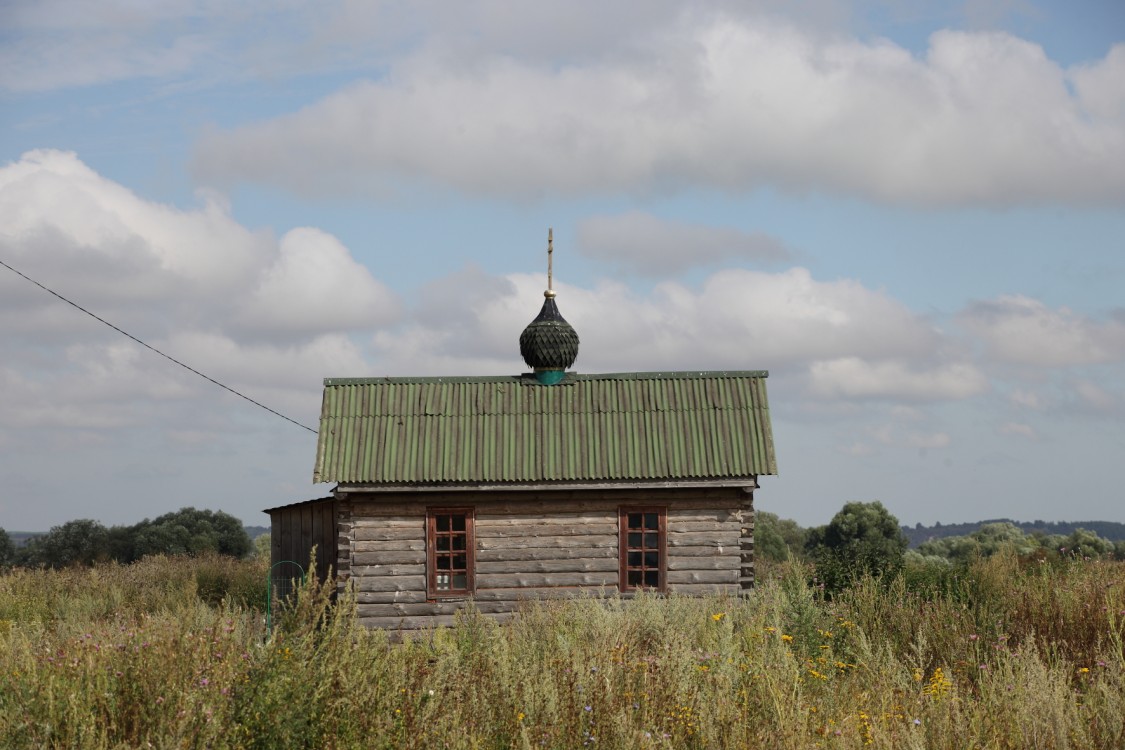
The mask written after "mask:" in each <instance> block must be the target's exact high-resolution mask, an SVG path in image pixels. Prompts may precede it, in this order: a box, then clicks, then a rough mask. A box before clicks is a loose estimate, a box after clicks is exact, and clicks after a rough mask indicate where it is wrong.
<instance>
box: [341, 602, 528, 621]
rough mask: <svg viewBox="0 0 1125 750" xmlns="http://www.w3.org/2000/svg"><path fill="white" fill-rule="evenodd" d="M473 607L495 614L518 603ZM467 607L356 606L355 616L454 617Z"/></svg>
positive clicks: (440, 604)
mask: <svg viewBox="0 0 1125 750" xmlns="http://www.w3.org/2000/svg"><path fill="white" fill-rule="evenodd" d="M473 605H474V606H475V607H476V609H477V611H478V612H480V613H482V614H496V613H497V612H515V611H516V609H517V608H518V603H517V602H514V601H495V602H482V601H474V602H473ZM467 606H469V600H468V599H462V600H460V601H448V602H442V601H436V602H422V603H405V602H396V603H385V604H357V605H356V614H357V615H358V616H359V617H360V618H361V619H362V618H364V617H413V616H415V615H454V614H457V613H458V612H460V611H461V610H463V609H465V608H466V607H467Z"/></svg>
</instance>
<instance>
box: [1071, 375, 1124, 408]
mask: <svg viewBox="0 0 1125 750" xmlns="http://www.w3.org/2000/svg"><path fill="white" fill-rule="evenodd" d="M1074 392H1075V394H1076V395H1077V396H1078V398H1079V399H1080V400H1081V402H1082V403H1083V404H1084V405H1085V406H1087V407H1089V408H1092V409H1094V410H1096V411H1106V412H1108V411H1112V410H1113V409H1115V408H1116V407H1117V406H1118V402H1117V399H1116V398H1114V397H1113V395H1112V394H1110V393H1109V392H1108V391H1106V390H1105V389H1104V388H1102V387H1101V386H1099V385H1098V384H1097V383H1093V382H1091V381H1089V380H1079V381H1078V382H1076V383H1075V384H1074Z"/></svg>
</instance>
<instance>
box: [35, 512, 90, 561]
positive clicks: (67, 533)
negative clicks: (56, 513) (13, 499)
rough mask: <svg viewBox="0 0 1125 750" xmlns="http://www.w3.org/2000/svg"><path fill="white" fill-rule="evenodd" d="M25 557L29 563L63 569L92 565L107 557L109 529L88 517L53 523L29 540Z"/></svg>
mask: <svg viewBox="0 0 1125 750" xmlns="http://www.w3.org/2000/svg"><path fill="white" fill-rule="evenodd" d="M27 546H28V551H27V555H26V560H27V563H28V564H31V565H43V566H47V567H50V568H65V567H67V566H69V565H93V564H94V563H96V562H102V561H105V560H108V559H110V551H109V530H108V529H106V527H105V526H102V525H101V524H100V523H99V522H97V521H94V520H92V519H89V518H80V519H77V520H74V521H67V522H66V523H64V524H62V525H61V526H53V527H51V530H50V531H48V532H47V533H46V534H44V535H43V536H41V537H37V538H35V539H32V540H31V541H30V542H29V543H28V545H27Z"/></svg>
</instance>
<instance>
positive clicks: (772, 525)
mask: <svg viewBox="0 0 1125 750" xmlns="http://www.w3.org/2000/svg"><path fill="white" fill-rule="evenodd" d="M804 548H805V530H804V529H803V528H801V527H800V526H799V525H798V524H797V522H796V521H794V520H792V519H790V518H778V516H777V514H776V513H767V512H765V511H761V510H759V511H757V513H756V517H755V520H754V553H755V554H756V555H760V556H761V557H762V559H764V560H773V561H775V562H780V561H782V560H788V559H789V558H791V557H797V556H799V555H800V554H801V553H802V551H803V550H804Z"/></svg>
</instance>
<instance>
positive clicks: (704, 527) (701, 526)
mask: <svg viewBox="0 0 1125 750" xmlns="http://www.w3.org/2000/svg"><path fill="white" fill-rule="evenodd" d="M668 531H669V533H671V532H675V533H683V532H687V531H693V532H707V533H719V532H724V533H725V532H735V533H739V534H741V533H742V528H741V527H740V526H739V525H738V523H719V522H718V521H680V520H678V519H673V518H669V519H668Z"/></svg>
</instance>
